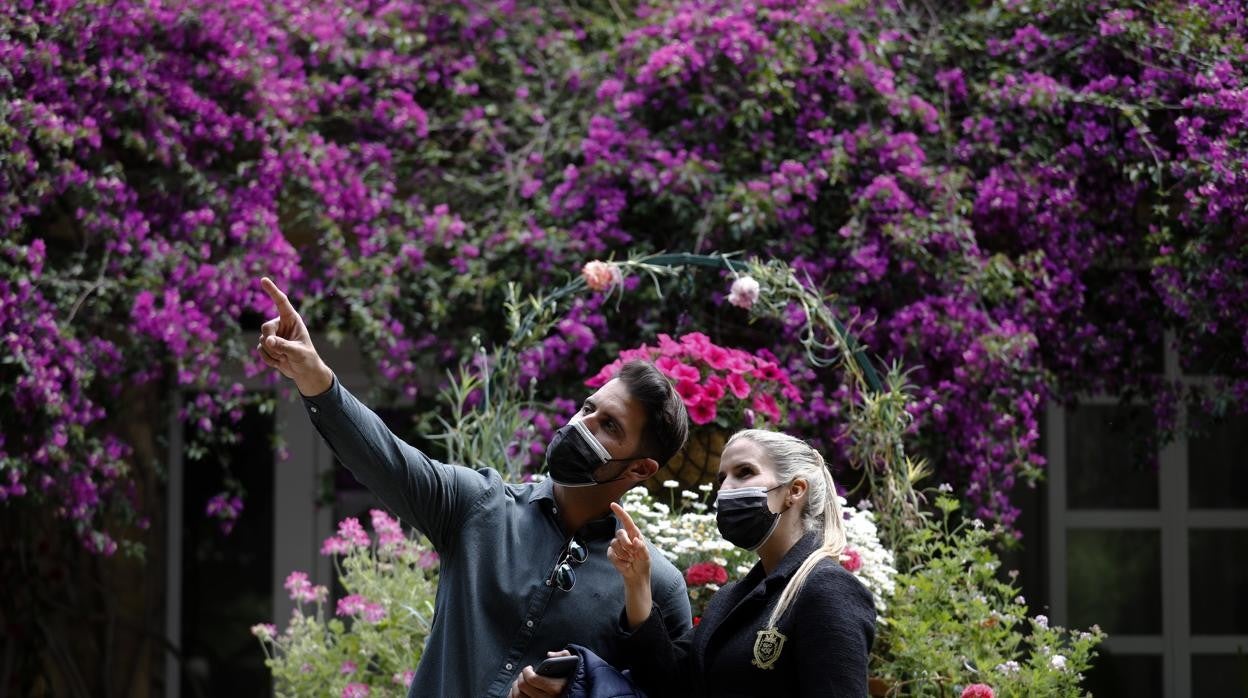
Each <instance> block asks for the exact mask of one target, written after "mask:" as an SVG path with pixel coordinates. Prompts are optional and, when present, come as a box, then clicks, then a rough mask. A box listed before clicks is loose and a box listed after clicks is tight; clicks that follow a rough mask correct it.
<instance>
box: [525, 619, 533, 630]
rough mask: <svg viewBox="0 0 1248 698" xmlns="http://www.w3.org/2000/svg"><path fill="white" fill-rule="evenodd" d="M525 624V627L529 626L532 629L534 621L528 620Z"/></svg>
mask: <svg viewBox="0 0 1248 698" xmlns="http://www.w3.org/2000/svg"><path fill="white" fill-rule="evenodd" d="M524 624H525V626H527V627H530V628H531V627H533V621H531V620H526V621H524Z"/></svg>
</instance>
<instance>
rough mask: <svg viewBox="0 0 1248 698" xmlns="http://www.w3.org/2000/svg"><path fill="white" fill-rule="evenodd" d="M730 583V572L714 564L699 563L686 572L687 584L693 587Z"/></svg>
mask: <svg viewBox="0 0 1248 698" xmlns="http://www.w3.org/2000/svg"><path fill="white" fill-rule="evenodd" d="M727 581H728V570H726V569H724V568H723V567H721V566H719V565H717V564H715V563H714V562H699V563H696V564H694V565H691V566H690V567H689V569H688V570H685V583H686V584H688V585H689V586H691V587H696V586H702V585H703V584H712V583H714V584H724V583H725V582H727Z"/></svg>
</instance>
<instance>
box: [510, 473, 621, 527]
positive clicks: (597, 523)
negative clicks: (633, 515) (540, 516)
mask: <svg viewBox="0 0 1248 698" xmlns="http://www.w3.org/2000/svg"><path fill="white" fill-rule="evenodd" d="M529 503H530V504H534V503H536V504H538V506H540V507H542V509H543V510H544V511H545V512H546V513H547V514H551V515H553V514H554V511H555V481H554V480H551V479H550V478H549V477H547V478H546V479H544V480H542V481H541V482H537V483H533V487H532V488H531V489H530V490H529ZM620 526H621V524H620V522H618V521H616V519H615V515H614V514H607V515H606V516H603V517H601V518H598V519H594V520H593V521H590V522H588V523H586V524H585V525H584V526H582V527H581V530H579V531H577V532H576V535H577V536H578V537H583V538H585V539H586V540H597V539H599V538H611V537H614V536H615V530H616V529H617V528H619V527H620Z"/></svg>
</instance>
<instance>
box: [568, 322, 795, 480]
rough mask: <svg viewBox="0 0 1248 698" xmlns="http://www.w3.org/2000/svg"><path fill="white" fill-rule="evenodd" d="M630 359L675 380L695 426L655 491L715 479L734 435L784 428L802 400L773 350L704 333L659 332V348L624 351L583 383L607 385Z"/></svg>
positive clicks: (651, 347) (665, 470) (593, 386)
mask: <svg viewBox="0 0 1248 698" xmlns="http://www.w3.org/2000/svg"><path fill="white" fill-rule="evenodd" d="M629 361H650V362H653V363H654V365H655V366H656V367H657V368H658V369H659V370H660V371H662V372H663V374H664V375H666V376H667V377H668V378H669V379H671V381H672V383H673V384H674V385H675V386H676V392H677V393H679V394H680V397H681V400H683V401H684V403H685V409H686V410H688V412H689V421H690V423H691V426H692V427H693V428H692V429H691V430H690V434H689V442H688V444H687V445H686V446H685V449H684V450H683V451H681V452H680V453H678V454H677V455H676V456H675V457H674V458H672V460H671V461H670V462H669V463H668V464H667V465H666V466H664V467H663V469H661V470H660V471H659V476H658V477H656V478H652V479H651V480H650V481H649V483H648V486H649V487H650V488H651V489H652V490H654V489H655V488H657V487H659V486H661V483H663V482H666V481H672V480H675V481H676V482H678V483H680V485H681V486H682V487H684V488H687V489H693V488H694V487H696V486H697V485H700V484H702V483H704V482H711V481H713V480H714V479H715V474H716V473H717V472H718V469H719V454H720V453H721V452H722V451H723V450H724V442H725V441H726V440H727V438H728V437H729V436H731V435H732V433H733V432H735V431H737V430H739V429H745V428H749V427H761V426H767V425H772V426H775V425H778V424H783V420H784V417H785V415H786V414H787V413H788V411H789V409H790V407H791V406H793V405H799V404H801V402H802V396H801V394H800V393H799V392H798V390H797V388H796V387H794V385H793V382H792V380H790V378H789V374H788V372H786V371H785V370H784V369H783V368H781V367H780V364H779V363H778V362H777V361H776V358H775V356H773V355H772V354H771V353H770V352H767V351H766V350H760V351H758V352H754V353H751V352H747V351H744V350H741V349H734V348H730V347H721V346H719V345H716V344H714V343H712V342H711V340H710V338H709V337H707V336H706V335H704V334H702V333H701V332H690V333H689V334H686V335H683V336H681V337H680V338H679V339H672V338H671V337H670V336H668V335H666V334H660V335H659V343H658V346H649V345H646V344H642V345H641V346H639V347H636V348H633V349H626V350H624V351H622V352H620V356H619V358H617V359H616V360H615V361H612V362H611V363H609V364H607V365H606V366H604V367H603V368H602V370H600V371H599V372H598V373H597V374H596V375H595V376H594V377H592V378H590V379H589V380H587V381H585V384H586V385H588V386H589V387H591V388H599V387H601V386H603V385H604V384H606V383H607V381H609V380H611V379H612V378H613V377H615V374H616V373H617V372H619V370H620V368H621V367H622V366H623V365H624V364H625V363H628V362H629Z"/></svg>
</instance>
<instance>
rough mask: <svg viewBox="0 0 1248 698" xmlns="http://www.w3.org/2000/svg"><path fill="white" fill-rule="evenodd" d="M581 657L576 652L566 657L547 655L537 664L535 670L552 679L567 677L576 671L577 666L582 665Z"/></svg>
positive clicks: (538, 673)
mask: <svg viewBox="0 0 1248 698" xmlns="http://www.w3.org/2000/svg"><path fill="white" fill-rule="evenodd" d="M580 663H581V658H580V657H578V656H577V655H575V654H572V655H568V656H566V657H547V658H545V659H543V660H542V663H541V664H538V665H537V668H536V669H534V671H536V672H537V675H538V676H546V677H549V678H552V679H566V678H567V677H569V676H571V675H572V672H574V671H576V667H577V666H578V665H580Z"/></svg>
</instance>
